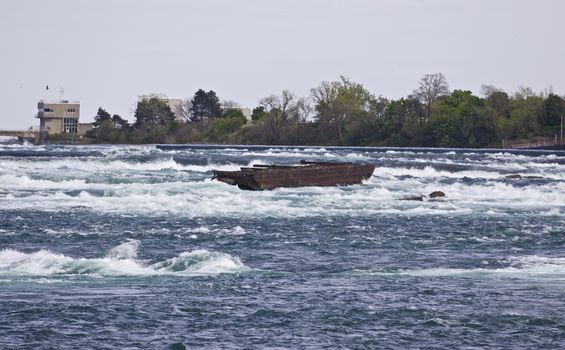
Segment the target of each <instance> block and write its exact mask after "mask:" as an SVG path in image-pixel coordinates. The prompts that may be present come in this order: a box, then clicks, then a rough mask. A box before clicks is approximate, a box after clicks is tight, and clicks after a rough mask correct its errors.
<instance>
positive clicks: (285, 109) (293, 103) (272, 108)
mask: <svg viewBox="0 0 565 350" xmlns="http://www.w3.org/2000/svg"><path fill="white" fill-rule="evenodd" d="M299 101H300V100H299V99H298V100H297V98H296V95H294V94H293V93H292V92H290V91H288V90H283V91H282V93H281V95H280V96H277V95H271V96H267V97H265V98H262V99H261V100H260V101H259V105H260V106H263V107H264V108H265V111H266V112H267V113H268V117H267V120H266V122H267V123H268V125H269V129H270V131H271V136H272V138H273V140H274V141H275V142H278V141H279V139H280V132H281V129H282V128H283V126H284V124H285V123H286V122H288V121H290V120H292V119H294V117H295V116H296V115H297V113H298V110H299V105H298V102H299Z"/></svg>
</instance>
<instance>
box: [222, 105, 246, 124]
mask: <svg viewBox="0 0 565 350" xmlns="http://www.w3.org/2000/svg"><path fill="white" fill-rule="evenodd" d="M222 118H239V119H241V120H243V123H246V122H247V118H246V117H245V114H243V112H242V111H241V109H239V108H229V109H226V110H224V113H223V114H222Z"/></svg>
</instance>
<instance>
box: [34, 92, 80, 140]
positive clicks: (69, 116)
mask: <svg viewBox="0 0 565 350" xmlns="http://www.w3.org/2000/svg"><path fill="white" fill-rule="evenodd" d="M37 118H39V129H40V131H41V132H47V133H49V134H62V133H68V134H78V133H79V118H80V102H78V101H69V100H59V101H45V100H40V101H39V102H38V103H37Z"/></svg>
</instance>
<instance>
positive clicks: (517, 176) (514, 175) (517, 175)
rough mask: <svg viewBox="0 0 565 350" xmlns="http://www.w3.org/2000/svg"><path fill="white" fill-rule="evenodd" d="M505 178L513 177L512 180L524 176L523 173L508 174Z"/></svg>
mask: <svg viewBox="0 0 565 350" xmlns="http://www.w3.org/2000/svg"><path fill="white" fill-rule="evenodd" d="M505 178H507V179H512V180H520V179H521V178H522V175H520V174H510V175H506V176H505Z"/></svg>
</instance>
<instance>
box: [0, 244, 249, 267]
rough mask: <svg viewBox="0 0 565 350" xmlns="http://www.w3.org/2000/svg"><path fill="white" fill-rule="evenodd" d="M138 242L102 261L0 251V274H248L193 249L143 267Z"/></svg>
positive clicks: (231, 260) (227, 259) (229, 259)
mask: <svg viewBox="0 0 565 350" xmlns="http://www.w3.org/2000/svg"><path fill="white" fill-rule="evenodd" d="M139 247H140V243H139V241H137V240H128V241H126V242H124V243H122V244H120V245H118V246H116V247H114V248H112V249H111V250H110V251H109V252H108V254H107V255H106V256H104V257H102V258H89V259H87V258H72V257H68V256H65V255H63V254H57V253H52V252H50V251H48V250H39V251H37V252H34V253H23V252H19V251H16V250H12V249H4V250H2V251H0V275H8V276H13V275H16V276H20V275H24V276H61V275H93V276H154V275H180V276H196V275H215V274H221V273H239V272H245V271H249V270H250V268H248V267H247V266H245V265H244V264H243V263H242V262H241V260H240V259H239V258H237V257H233V256H231V255H229V254H226V253H221V252H210V251H207V250H194V251H190V252H183V253H181V254H179V255H178V256H176V257H173V258H170V259H166V260H164V261H160V262H156V263H152V264H146V263H144V262H143V261H141V260H138V258H137V254H138V250H139Z"/></svg>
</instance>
